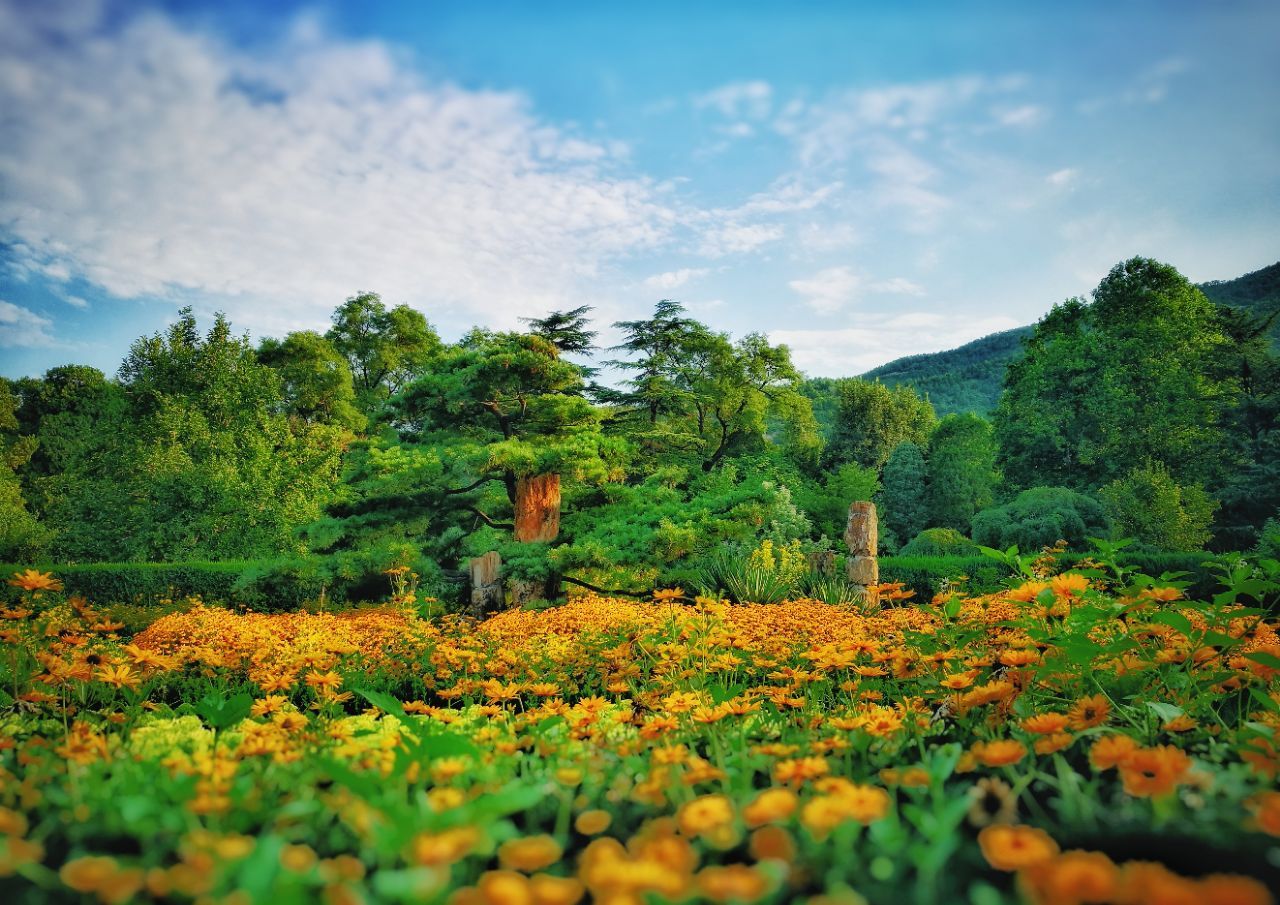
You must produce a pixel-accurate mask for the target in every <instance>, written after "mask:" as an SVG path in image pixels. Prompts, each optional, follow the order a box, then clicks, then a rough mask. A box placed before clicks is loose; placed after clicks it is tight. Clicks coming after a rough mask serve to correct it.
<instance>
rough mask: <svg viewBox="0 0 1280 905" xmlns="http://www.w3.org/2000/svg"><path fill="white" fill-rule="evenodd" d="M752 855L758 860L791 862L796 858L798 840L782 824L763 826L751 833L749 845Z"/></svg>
mask: <svg viewBox="0 0 1280 905" xmlns="http://www.w3.org/2000/svg"><path fill="white" fill-rule="evenodd" d="M747 848H748V849H749V850H750V852H751V857H753V858H755V859H756V860H757V861H783V862H785V863H787V864H790V863H791V862H792V861H794V860H795V858H796V841H795V840H794V839H792V838H791V834H790V833H788V832H787V831H786V830H784V829H783V828H782V827H780V826H762V827H760V829H758V830H756V831H754V832H753V833H752V834H751V840H750V842H749V843H748V845H747Z"/></svg>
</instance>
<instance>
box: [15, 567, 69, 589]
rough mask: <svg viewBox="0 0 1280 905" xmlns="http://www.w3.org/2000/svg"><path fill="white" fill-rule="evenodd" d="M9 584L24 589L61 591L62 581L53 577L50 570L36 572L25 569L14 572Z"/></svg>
mask: <svg viewBox="0 0 1280 905" xmlns="http://www.w3.org/2000/svg"><path fill="white" fill-rule="evenodd" d="M9 584H11V585H13V586H14V587H15V588H22V590H24V591H37V592H38V591H61V590H62V582H61V581H59V580H58V579H56V578H54V577H53V573H52V572H37V571H36V570H35V569H27V570H26V571H25V572H14V573H13V577H12V578H10V579H9Z"/></svg>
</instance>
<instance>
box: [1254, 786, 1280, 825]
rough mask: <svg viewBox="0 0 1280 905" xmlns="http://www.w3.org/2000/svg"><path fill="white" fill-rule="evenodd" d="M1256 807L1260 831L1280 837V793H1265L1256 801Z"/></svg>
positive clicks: (1255, 814) (1255, 816)
mask: <svg viewBox="0 0 1280 905" xmlns="http://www.w3.org/2000/svg"><path fill="white" fill-rule="evenodd" d="M1254 805H1255V807H1256V811H1255V812H1254V818H1255V819H1256V820H1257V822H1258V829H1260V830H1262V831H1263V832H1264V833H1267V834H1269V835H1272V836H1280V792H1264V793H1262V794H1261V795H1259V796H1258V797H1257V798H1256V799H1255V800H1254Z"/></svg>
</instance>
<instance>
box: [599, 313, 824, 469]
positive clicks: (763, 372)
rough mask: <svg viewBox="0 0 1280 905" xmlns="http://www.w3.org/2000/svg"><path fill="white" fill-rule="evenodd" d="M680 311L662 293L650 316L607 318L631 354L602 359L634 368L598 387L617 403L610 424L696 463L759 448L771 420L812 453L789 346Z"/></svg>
mask: <svg viewBox="0 0 1280 905" xmlns="http://www.w3.org/2000/svg"><path fill="white" fill-rule="evenodd" d="M683 313H684V308H683V307H682V306H681V305H680V304H679V303H677V302H673V301H670V300H663V301H661V302H659V303H658V305H657V306H656V308H655V310H654V316H653V317H652V318H649V319H647V320H642V321H622V322H619V323H617V324H615V325H614V326H616V327H618V328H619V329H621V330H622V331H623V335H624V341H623V342H622V343H621V344H620V345H618V346H616V347H615V348H616V349H618V350H621V351H626V352H629V353H632V354H633V355H634V356H635V357H634V358H632V359H622V360H615V361H611V362H609V363H608V364H610V365H612V366H613V367H616V368H619V369H621V370H623V371H626V372H629V373H631V374H632V375H633V376H631V377H629V378H627V379H626V380H625V381H624V386H625V387H627V389H624V390H615V391H608V390H606V391H604V392H603V393H601V394H600V398H601V399H602V401H605V402H607V403H609V404H611V405H613V406H615V407H616V411H615V414H614V421H615V423H616V424H617V425H619V427H620V428H621V429H622V430H624V431H626V433H627V434H628V435H629V436H632V437H634V438H636V439H637V440H638V441H639V442H640V443H641V444H642V445H643V446H644V447H645V448H646V449H647V450H648V451H649V452H650V453H651V454H652V455H654V456H656V457H658V458H663V459H664V460H665V459H668V458H671V457H675V458H676V459H680V458H687V459H690V460H692V461H696V462H697V463H698V465H699V466H700V467H701V468H702V470H703V471H711V470H712V469H714V468H715V467H716V466H717V465H719V464H720V463H721V462H722V461H723V460H724V459H725V457H726V456H729V455H734V454H740V453H743V452H754V451H758V450H759V449H761V448H763V447H764V446H765V445H766V444H767V443H768V442H770V438H769V436H768V434H769V430H770V427H771V425H774V426H776V427H777V428H778V430H779V431H780V432H781V433H782V434H785V437H786V441H787V442H788V443H789V444H790V445H791V446H792V447H794V448H797V449H801V450H803V449H810V450H815V451H816V449H817V448H818V446H819V445H820V443H821V441H820V439H819V437H818V433H817V424H816V422H815V421H814V419H813V409H812V406H811V405H810V403H809V400H808V399H807V398H806V397H805V396H804V395H803V394H802V393H801V392H800V386H801V383H802V378H801V376H800V373H799V371H797V370H796V368H795V366H794V365H793V364H792V363H791V353H790V350H789V349H787V347H786V346H781V345H780V346H773V345H770V344H769V342H768V340H767V339H766V338H765V337H764V336H762V335H760V334H757V333H753V334H749V335H748V336H745V337H743V338H742V339H740V340H738V341H737V342H736V343H735V342H732V341H731V340H730V339H729V337H728V336H727V335H726V334H723V333H714V332H712V331H711V330H709V329H707V327H705V326H704V325H703V324H700V323H698V322H697V321H695V320H691V319H689V318H685V317H683V316H682V315H683Z"/></svg>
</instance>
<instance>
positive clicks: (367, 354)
mask: <svg viewBox="0 0 1280 905" xmlns="http://www.w3.org/2000/svg"><path fill="white" fill-rule="evenodd" d="M325 339H327V340H328V341H329V342H330V343H332V344H333V348H334V349H335V350H337V352H338V353H339V354H340V355H342V356H343V357H344V358H346V360H347V365H348V368H349V369H350V371H351V377H352V380H353V385H354V388H355V393H356V400H357V404H358V406H359V408H360V409H361V411H363V412H364V413H365V414H366V415H369V416H371V417H373V416H376V415H378V414H379V413H380V410H381V408H382V406H383V404H384V403H385V402H386V401H387V400H388V399H390V398H391V397H392V396H394V395H395V394H396V393H398V392H400V391H401V390H402V389H403V388H404V387H405V386H407V385H408V384H409V382H410V381H411V380H412V379H413V378H414V377H416V376H418V375H420V374H422V373H423V372H424V370H425V368H426V365H427V362H428V361H429V360H430V359H431V358H432V356H434V355H435V354H436V352H438V351H439V350H440V337H439V336H438V335H437V334H436V331H435V330H434V329H433V328H432V326H431V324H429V323H427V319H426V318H425V317H423V316H422V313H421V312H420V311H416V310H414V309H413V308H410V307H409V306H408V305H397V306H395V307H394V308H391V309H390V310H388V309H387V307H386V306H385V305H384V304H383V303H382V299H381V297H379V296H378V294H377V293H376V292H360V293H357V294H356V295H353V296H352V297H351V298H349V299H347V300H346V301H345V302H343V303H342V304H341V305H340V306H338V309H337V310H336V311H334V313H333V326H332V327H330V328H329V331H328V332H327V333H326V334H325Z"/></svg>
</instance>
